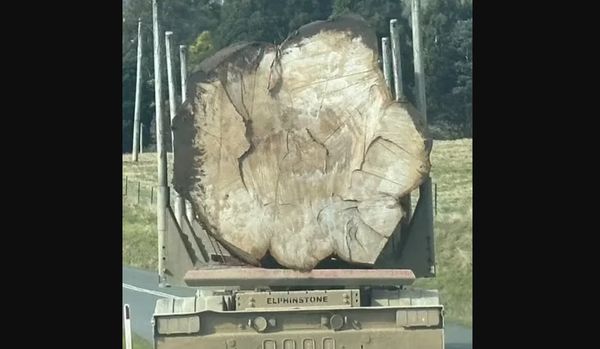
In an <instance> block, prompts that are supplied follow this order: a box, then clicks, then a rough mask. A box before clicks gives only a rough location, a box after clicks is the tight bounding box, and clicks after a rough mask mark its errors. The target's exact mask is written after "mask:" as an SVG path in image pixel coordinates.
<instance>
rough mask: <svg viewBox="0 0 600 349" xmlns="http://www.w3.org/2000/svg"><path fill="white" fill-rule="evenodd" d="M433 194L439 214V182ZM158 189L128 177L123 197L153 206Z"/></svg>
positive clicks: (415, 194) (413, 202)
mask: <svg viewBox="0 0 600 349" xmlns="http://www.w3.org/2000/svg"><path fill="white" fill-rule="evenodd" d="M432 185H433V188H432V191H433V193H432V195H433V213H434V215H437V211H438V202H437V201H438V185H437V183H432ZM157 191H158V187H157V186H151V185H148V184H146V183H142V182H140V181H136V180H129V179H128V178H127V177H124V178H123V188H122V192H123V198H124V199H125V200H127V202H129V203H132V204H134V205H139V206H147V207H153V206H154V205H155V204H156V193H157ZM170 192H171V195H170V196H169V199H170V202H171V207H175V206H174V205H175V200H174V198H175V194H176V192H175V190H173V188H170ZM411 196H412V198H411V206H412V211H413V212H414V210H415V208H416V205H417V201H418V199H419V193H418V191H417V190H415V192H413V193H412V195H411Z"/></svg>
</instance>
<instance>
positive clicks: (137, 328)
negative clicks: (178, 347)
mask: <svg viewBox="0 0 600 349" xmlns="http://www.w3.org/2000/svg"><path fill="white" fill-rule="evenodd" d="M194 294H195V290H193V289H190V288H181V287H169V288H159V287H158V276H157V275H156V273H152V272H149V271H145V270H139V269H134V268H128V267H123V305H124V304H129V308H130V312H131V328H132V330H133V332H135V333H137V334H138V335H139V336H140V337H142V338H144V339H146V340H148V341H149V342H152V325H151V322H150V321H151V320H152V313H153V311H154V305H155V304H156V301H157V300H158V299H159V298H165V297H169V296H170V295H172V296H177V297H190V296H193V295H194ZM445 335H446V349H472V348H473V331H472V330H471V329H470V328H465V327H462V326H457V325H452V324H448V323H447V324H446V331H445Z"/></svg>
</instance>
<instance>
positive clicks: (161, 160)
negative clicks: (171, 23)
mask: <svg viewBox="0 0 600 349" xmlns="http://www.w3.org/2000/svg"><path fill="white" fill-rule="evenodd" d="M158 1H159V0H152V29H153V36H154V107H155V111H156V156H157V160H158V193H157V200H156V218H157V219H156V223H157V228H158V229H157V230H158V277H159V284H163V283H164V281H165V268H164V258H165V256H164V252H165V233H166V230H167V205H168V203H169V188H168V186H167V149H166V144H165V133H164V129H165V124H166V123H165V118H164V114H163V111H162V107H163V100H162V76H161V72H162V70H161V61H160V59H161V56H162V53H161V42H160V24H159V16H158V7H159V6H158Z"/></svg>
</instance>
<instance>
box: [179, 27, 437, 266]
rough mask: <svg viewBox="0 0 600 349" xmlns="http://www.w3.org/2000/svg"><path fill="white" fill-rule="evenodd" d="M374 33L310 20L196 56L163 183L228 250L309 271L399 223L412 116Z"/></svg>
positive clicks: (412, 153)
mask: <svg viewBox="0 0 600 349" xmlns="http://www.w3.org/2000/svg"><path fill="white" fill-rule="evenodd" d="M378 57H379V55H378V50H377V39H376V37H375V34H374V32H373V31H372V30H371V29H370V28H369V27H368V26H367V24H366V23H365V22H364V21H363V20H362V19H359V18H356V17H341V18H338V19H336V20H330V21H322V22H315V23H312V24H309V25H306V26H304V27H302V28H300V29H299V30H298V31H297V32H295V33H294V35H292V36H290V37H289V38H288V39H286V41H284V42H283V43H282V44H281V45H272V44H266V43H243V44H237V45H233V46H230V47H228V48H226V49H224V50H222V51H220V52H218V53H217V54H216V55H214V56H213V57H211V58H209V59H207V60H205V61H204V62H203V64H202V65H201V67H200V70H199V71H198V72H197V73H195V74H194V75H193V76H192V77H191V78H190V81H189V84H188V96H189V98H188V101H187V102H186V103H185V104H184V105H183V106H182V107H181V108H180V110H179V112H178V115H177V117H176V118H175V120H174V122H173V128H174V132H175V138H176V140H175V142H176V143H175V176H174V187H175V190H176V191H177V192H179V193H180V194H181V195H183V196H184V197H186V198H187V199H188V200H190V201H191V203H192V205H193V206H194V209H195V211H196V212H197V214H198V216H199V219H200V221H201V223H202V224H203V226H204V228H205V229H206V230H207V232H208V233H209V234H211V235H212V236H214V237H215V238H216V239H218V240H219V241H220V242H221V243H222V244H223V245H224V246H225V247H226V248H227V249H229V250H230V252H231V253H233V254H234V255H236V256H238V257H239V258H241V259H243V260H244V261H246V262H248V263H251V264H255V265H258V264H259V263H260V260H261V259H262V258H263V257H264V256H265V255H266V254H268V253H270V254H271V255H272V256H273V257H274V258H275V260H276V261H278V262H279V263H280V264H281V265H283V266H286V267H289V268H294V269H299V270H310V269H312V268H314V267H315V265H316V264H317V263H318V262H320V261H321V260H323V259H326V258H327V257H329V256H337V257H338V258H341V259H343V260H345V261H348V262H351V263H362V264H373V263H374V262H375V260H376V259H377V257H378V255H379V254H380V252H381V250H382V248H383V247H384V245H385V244H386V242H387V241H388V238H389V237H390V235H391V234H392V233H393V232H394V231H396V232H395V233H396V234H400V233H401V232H399V231H398V230H399V222H400V221H401V219H402V217H403V215H404V210H403V209H402V208H401V206H400V204H399V198H400V197H402V196H404V195H406V194H407V193H409V192H410V191H412V190H413V189H415V188H417V187H418V185H419V184H420V183H421V182H422V181H423V179H424V178H425V176H426V175H427V174H428V172H429V168H430V163H429V147H428V146H427V144H428V142H427V141H426V137H425V136H424V133H423V132H424V126H423V125H422V121H421V118H420V116H419V115H418V114H417V112H416V111H415V109H414V108H413V107H412V106H411V105H409V104H399V103H396V102H394V101H393V99H392V97H391V95H390V93H389V91H388V90H387V88H386V84H385V81H384V77H383V74H382V73H381V70H380V69H379V66H378V63H377V61H378Z"/></svg>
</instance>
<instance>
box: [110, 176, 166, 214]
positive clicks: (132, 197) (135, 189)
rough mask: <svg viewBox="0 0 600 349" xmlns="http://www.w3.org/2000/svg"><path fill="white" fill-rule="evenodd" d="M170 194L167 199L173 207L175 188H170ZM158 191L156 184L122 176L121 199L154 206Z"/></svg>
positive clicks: (135, 203)
mask: <svg viewBox="0 0 600 349" xmlns="http://www.w3.org/2000/svg"><path fill="white" fill-rule="evenodd" d="M170 192H171V195H170V196H169V199H170V201H171V207H175V206H174V205H175V194H176V192H175V190H173V188H170ZM157 193H158V186H152V185H148V184H147V183H144V182H141V181H137V180H130V179H129V178H128V177H127V176H126V177H124V178H123V184H122V194H123V199H124V200H126V201H127V202H129V203H131V204H134V205H138V206H145V207H154V206H155V205H156V196H157Z"/></svg>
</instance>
